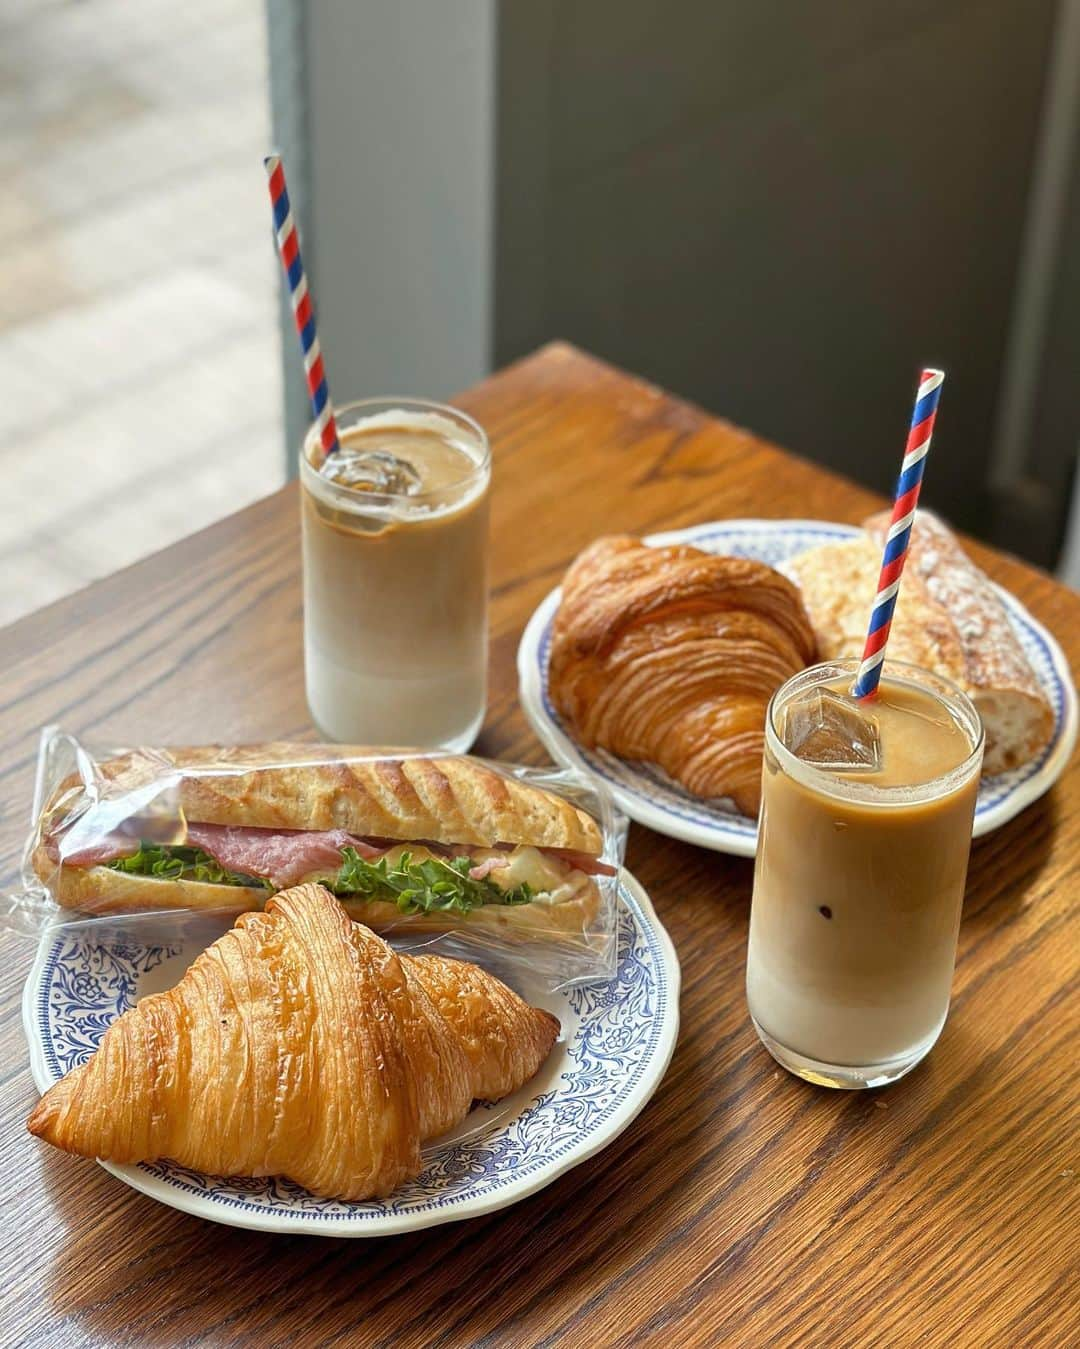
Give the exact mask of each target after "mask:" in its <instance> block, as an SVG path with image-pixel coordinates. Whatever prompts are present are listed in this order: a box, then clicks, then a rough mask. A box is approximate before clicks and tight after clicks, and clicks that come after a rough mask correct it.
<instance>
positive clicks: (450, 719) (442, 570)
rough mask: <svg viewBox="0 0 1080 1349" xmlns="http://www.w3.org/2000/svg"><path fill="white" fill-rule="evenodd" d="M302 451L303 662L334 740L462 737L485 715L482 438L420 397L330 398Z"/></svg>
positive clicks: (412, 743)
mask: <svg viewBox="0 0 1080 1349" xmlns="http://www.w3.org/2000/svg"><path fill="white" fill-rule="evenodd" d="M335 416H336V418H337V423H338V436H339V440H340V443H341V448H340V450H339V451H337V452H336V453H335V454H333V455H330V456H329V457H327V456H324V454H323V452H322V447H321V445H320V443H319V440H318V437H317V435H316V434H315V430H314V428H312V430H311V431H309V433H308V435H307V437H306V439H305V441H304V445H303V448H302V450H301V455H300V494H301V519H302V533H303V563H304V667H305V677H306V684H307V698H308V707H309V709H310V711H311V716H312V720H313V721H314V722H315V724H316V726H317V727H318V728H319V730H320V731H321V732H322V733H323V734H324V735H325V736H326V737H328V738H329V739H331V740H337V741H343V742H347V743H351V744H358V745H365V744H368V745H384V746H401V747H412V748H418V749H435V748H441V749H447V750H452V751H455V752H461V751H464V750H466V749H468V748H469V746H470V745H471V744H472V742H473V740H474V739H475V737H476V734H477V732H478V730H479V728H480V724H481V722H482V721H483V718H484V708H485V699H486V675H487V545H488V497H489V486H490V477H491V463H490V455H489V451H488V445H487V439H486V437H485V436H484V433H483V431H482V430H481V428H480V427H479V426H478V425H477V423H476V422H474V421H473V420H472V419H471V418H469V417H466V416H465V415H464V414H463V413H461V412H459V411H457V409H455V408H450V407H444V406H442V405H440V404H437V403H428V402H426V401H423V400H419V399H411V400H406V399H396V400H381V401H380V400H367V401H364V402H360V403H351V404H347V405H345V406H344V407H343V408H341V409H340V411H338V410H336V409H335Z"/></svg>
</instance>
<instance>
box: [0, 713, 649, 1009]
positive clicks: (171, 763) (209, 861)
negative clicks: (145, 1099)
mask: <svg viewBox="0 0 1080 1349" xmlns="http://www.w3.org/2000/svg"><path fill="white" fill-rule="evenodd" d="M519 787H520V789H521V790H519ZM532 789H539V792H535V791H533V790H532ZM358 821H360V822H364V823H367V824H369V825H371V826H372V827H370V828H363V829H361V828H359V827H358ZM350 824H351V825H352V826H354V827H347V826H349V825H350ZM410 824H412V825H414V826H415V827H416V829H417V830H418V833H416V834H415V835H414V834H413V833H412V832H410ZM436 826H437V827H436ZM455 832H460V833H461V834H462V835H463V837H460V838H455V837H451V835H453V834H454V833H455ZM503 833H506V834H508V835H509V836H508V837H503V836H502V834H503ZM625 838H626V821H625V819H624V818H623V817H622V816H621V815H619V814H618V812H617V811H616V809H615V807H614V806H613V804H612V802H611V799H610V797H609V796H608V795H607V793H606V792H604V791H603V789H602V788H600V787H598V786H597V785H596V784H595V783H594V782H592V781H591V780H588V779H585V778H584V777H582V776H579V775H578V774H575V773H573V772H569V771H565V770H555V769H536V768H526V767H521V766H517V765H510V764H501V763H493V762H489V761H486V760H479V759H473V758H470V757H468V756H452V755H442V754H439V753H437V752H434V753H430V754H410V753H408V752H406V751H399V752H395V751H386V750H370V751H369V750H356V749H350V748H348V747H344V746H342V747H338V746H326V745H304V744H266V745H252V746H238V747H235V748H224V747H206V748H202V749H195V750H169V749H160V748H154V747H139V748H135V749H123V748H112V749H103V748H100V747H96V746H88V745H85V744H82V743H81V742H80V741H78V740H77V739H76V738H75V737H74V736H72V735H70V734H67V733H65V732H63V731H62V730H60V729H59V728H58V727H47V728H46V729H45V730H44V731H43V732H42V737H41V746H40V751H39V757H38V772H37V781H36V786H35V793H34V804H33V827H32V830H31V834H30V837H29V839H28V841H27V846H26V851H25V855H24V862H23V875H22V881H23V884H22V888H21V890H18V891H16V892H15V893H12V894H10V895H8V896H6V897H5V902H4V904H3V907H2V910H0V925H2V926H4V927H6V928H8V929H9V930H15V931H19V932H22V933H25V934H27V935H29V936H33V937H40V936H41V934H42V933H44V932H45V931H46V930H51V929H57V928H63V929H65V930H67V929H69V928H70V929H71V930H72V931H76V930H77V931H78V932H80V933H83V934H86V936H87V938H89V937H90V936H91V935H92V934H97V936H96V937H95V940H96V939H100V940H101V941H103V942H118V943H121V944H123V943H124V942H129V941H132V940H138V941H140V942H144V943H145V942H151V941H158V942H167V941H168V934H169V931H170V930H171V929H172V928H175V926H176V925H177V924H178V923H180V924H182V925H183V924H186V925H187V927H188V929H189V930H195V929H194V928H192V924H195V925H196V927H197V926H198V922H201V921H202V920H203V919H205V923H206V925H207V931H208V932H211V931H212V932H213V933H214V935H219V934H220V932H221V931H224V929H225V928H226V927H227V926H228V925H229V923H230V922H231V921H232V918H233V917H234V916H235V914H236V913H239V912H242V911H244V910H245V909H251V908H258V907H261V906H262V904H263V903H264V902H265V900H266V899H267V898H268V897H269V896H270V895H272V894H273V893H274V890H275V889H285V888H287V887H288V885H289V884H297V883H300V881H302V880H307V879H320V880H323V881H325V882H328V883H329V886H330V888H332V889H334V890H335V893H337V894H338V897H339V899H340V900H341V902H342V903H343V904H344V905H345V907H346V909H347V911H349V912H350V915H351V916H352V917H354V918H356V919H358V920H359V921H362V922H366V923H368V925H369V926H371V927H373V928H375V930H376V931H378V932H380V934H381V935H383V936H385V937H386V938H387V940H389V941H390V942H391V944H392V945H393V946H394V947H395V948H397V949H403V950H404V949H408V950H414V951H415V950H418V949H421V948H422V949H424V950H427V951H435V952H438V953H439V954H441V955H447V956H451V957H454V958H457V959H465V960H475V961H477V962H478V963H480V964H483V965H484V966H485V967H487V968H488V969H490V970H491V971H492V972H493V973H496V974H498V975H499V976H500V977H502V978H504V979H505V980H506V982H508V983H509V984H511V985H512V986H518V985H520V984H521V983H522V978H521V977H515V971H516V972H517V973H518V975H519V976H520V975H522V974H523V973H524V972H525V971H527V973H528V980H527V981H528V983H529V985H530V986H531V987H532V988H534V989H535V988H538V987H543V988H547V989H550V990H554V989H557V988H560V987H562V986H565V985H567V984H569V983H576V982H581V981H586V980H594V979H607V978H610V977H611V976H612V975H613V974H614V972H615V948H616V941H615V932H616V907H617V902H618V899H617V896H618V871H619V868H620V867H621V864H622V857H623V850H624V846H625ZM575 845H576V846H575ZM597 845H599V846H597ZM178 915H187V916H186V917H183V916H178ZM200 930H201V929H200ZM210 940H213V936H211V937H210Z"/></svg>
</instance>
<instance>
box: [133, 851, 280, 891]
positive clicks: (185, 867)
mask: <svg viewBox="0 0 1080 1349" xmlns="http://www.w3.org/2000/svg"><path fill="white" fill-rule="evenodd" d="M108 865H109V867H110V868H111V870H113V871H126V872H128V873H130V874H132V875H135V876H159V877H161V879H163V880H168V881H179V880H185V881H206V882H208V883H209V884H211V885H247V886H253V887H254V888H256V889H264V888H265V889H268V890H273V888H274V887H273V886H272V885H271V884H270V882H269V881H264V880H261V879H260V878H259V877H258V876H245V875H243V873H241V872H239V871H226V870H225V868H224V867H223V866H222V865H221V864H220V863H219V862H217V861H216V860H215V859H214V858H213V857H211V856H210V854H209V853H205V852H203V851H202V849H201V848H183V847H177V846H172V845H168V846H163V845H159V844H156V843H140V844H139V851H138V852H137V853H132V855H131V856H130V857H118V858H116V860H115V861H112V862H110V863H109V864H108Z"/></svg>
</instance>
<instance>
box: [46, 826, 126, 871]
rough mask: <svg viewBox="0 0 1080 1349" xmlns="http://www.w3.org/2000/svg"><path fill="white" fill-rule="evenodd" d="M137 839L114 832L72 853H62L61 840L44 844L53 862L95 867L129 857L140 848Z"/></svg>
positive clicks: (69, 865)
mask: <svg viewBox="0 0 1080 1349" xmlns="http://www.w3.org/2000/svg"><path fill="white" fill-rule="evenodd" d="M140 846H141V845H140V843H139V840H138V839H137V838H132V837H131V835H130V834H121V833H118V832H114V833H111V834H105V835H104V837H102V838H99V839H98V840H97V841H96V842H95V843H87V844H85V845H84V846H83V847H81V848H76V849H75V850H74V852H65V851H64V841H63V839H62V838H59V839H58V838H50V839H48V841H47V842H46V844H45V848H46V851H47V852H48V854H49V856H50V857H51V858H52V860H53V861H54V862H62V863H63V865H64V866H66V867H97V866H101V865H102V863H104V862H115V861H116V859H117V858H118V857H130V856H131V855H132V854H133V853H137V852H138V851H139V848H140Z"/></svg>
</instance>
